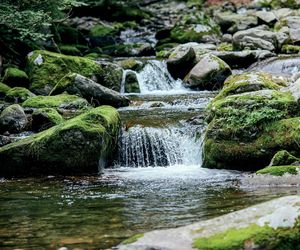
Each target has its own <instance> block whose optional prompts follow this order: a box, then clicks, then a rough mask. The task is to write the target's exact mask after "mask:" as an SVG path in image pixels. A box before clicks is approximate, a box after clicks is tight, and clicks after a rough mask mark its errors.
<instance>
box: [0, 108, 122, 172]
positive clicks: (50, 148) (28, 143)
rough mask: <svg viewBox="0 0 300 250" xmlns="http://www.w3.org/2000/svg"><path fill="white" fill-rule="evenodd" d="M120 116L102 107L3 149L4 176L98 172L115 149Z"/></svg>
mask: <svg viewBox="0 0 300 250" xmlns="http://www.w3.org/2000/svg"><path fill="white" fill-rule="evenodd" d="M119 129H120V117H119V114H118V112H117V110H115V109H114V108H112V107H110V106H101V107H98V108H95V109H92V110H90V111H87V112H86V113H84V114H82V115H79V116H77V117H75V118H73V119H70V120H67V121H65V122H63V123H61V124H59V125H57V126H54V127H52V128H50V129H48V130H46V131H43V132H40V133H38V134H35V135H32V136H29V137H27V138H25V139H22V140H20V141H18V142H15V143H11V144H9V145H6V146H4V147H2V148H0V161H1V162H2V163H1V165H0V175H1V176H20V175H22V176H32V175H48V174H51V175H58V174H64V175H72V174H87V173H97V172H98V168H101V167H104V166H105V163H106V161H107V160H108V159H109V158H110V156H111V155H112V152H113V150H114V149H115V146H116V143H117V138H118V135H119Z"/></svg>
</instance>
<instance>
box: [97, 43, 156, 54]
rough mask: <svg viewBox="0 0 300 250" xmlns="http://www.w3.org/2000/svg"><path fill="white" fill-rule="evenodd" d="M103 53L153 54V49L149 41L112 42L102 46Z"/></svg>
mask: <svg viewBox="0 0 300 250" xmlns="http://www.w3.org/2000/svg"><path fill="white" fill-rule="evenodd" d="M102 50H103V53H104V54H107V55H110V56H115V57H130V56H137V57H138V56H154V55H155V50H154V48H153V47H152V45H151V44H149V43H132V44H113V45H108V46H105V47H102Z"/></svg>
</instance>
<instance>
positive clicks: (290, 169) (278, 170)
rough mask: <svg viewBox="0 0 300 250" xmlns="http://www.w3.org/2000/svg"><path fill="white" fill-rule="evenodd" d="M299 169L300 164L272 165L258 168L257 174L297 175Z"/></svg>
mask: <svg viewBox="0 0 300 250" xmlns="http://www.w3.org/2000/svg"><path fill="white" fill-rule="evenodd" d="M299 170H300V166H289V165H284V166H271V167H266V168H263V169H260V170H258V171H257V172H256V174H268V175H273V176H283V175H285V174H292V175H296V174H298V171H299Z"/></svg>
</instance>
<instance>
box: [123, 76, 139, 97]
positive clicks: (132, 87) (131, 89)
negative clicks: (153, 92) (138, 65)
mask: <svg viewBox="0 0 300 250" xmlns="http://www.w3.org/2000/svg"><path fill="white" fill-rule="evenodd" d="M140 92H141V91H140V86H139V81H138V79H137V75H136V73H135V72H130V71H129V72H127V74H126V78H125V93H140Z"/></svg>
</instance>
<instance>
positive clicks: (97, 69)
mask: <svg viewBox="0 0 300 250" xmlns="http://www.w3.org/2000/svg"><path fill="white" fill-rule="evenodd" d="M27 69H28V72H29V76H30V79H31V81H32V84H31V86H30V90H31V91H33V92H34V93H37V94H42V95H47V94H49V93H50V91H51V89H52V88H53V87H54V86H55V85H56V84H57V82H58V81H60V80H61V79H62V78H63V77H64V76H65V75H66V74H68V73H70V72H73V73H78V74H81V75H83V76H86V77H89V78H90V77H93V76H96V77H97V76H98V75H101V74H104V71H103V69H102V68H101V65H99V64H97V63H96V62H94V61H92V60H90V59H88V58H84V57H77V56H67V55H62V54H58V53H53V52H49V51H44V50H36V51H33V53H32V55H30V56H29V57H28V65H27Z"/></svg>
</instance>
